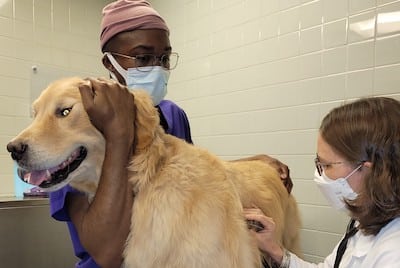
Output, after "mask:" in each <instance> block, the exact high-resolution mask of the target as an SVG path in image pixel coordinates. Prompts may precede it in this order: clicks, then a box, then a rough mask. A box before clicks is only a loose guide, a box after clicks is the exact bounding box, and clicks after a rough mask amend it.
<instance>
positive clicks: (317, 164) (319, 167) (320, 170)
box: [314, 156, 345, 176]
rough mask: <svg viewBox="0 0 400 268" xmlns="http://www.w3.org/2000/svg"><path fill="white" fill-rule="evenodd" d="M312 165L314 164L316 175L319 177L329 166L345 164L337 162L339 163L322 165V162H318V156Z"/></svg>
mask: <svg viewBox="0 0 400 268" xmlns="http://www.w3.org/2000/svg"><path fill="white" fill-rule="evenodd" d="M314 163H315V167H316V169H317V171H318V174H319V175H320V176H322V173H323V172H324V169H325V168H327V167H329V166H332V165H340V164H344V163H345V162H344V161H339V162H330V163H322V162H321V161H320V160H319V158H318V156H317V157H316V158H315V159H314Z"/></svg>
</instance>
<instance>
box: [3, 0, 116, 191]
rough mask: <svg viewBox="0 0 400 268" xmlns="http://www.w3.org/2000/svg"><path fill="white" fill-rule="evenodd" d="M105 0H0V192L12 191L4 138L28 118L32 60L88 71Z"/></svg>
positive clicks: (100, 72) (95, 58)
mask: <svg viewBox="0 0 400 268" xmlns="http://www.w3.org/2000/svg"><path fill="white" fill-rule="evenodd" d="M109 2H111V1H110V0H101V1H98V0H97V1H93V0H40V1H34V0H2V1H0V85H1V86H0V125H1V128H0V147H1V148H2V150H0V161H1V163H2V164H1V169H0V196H8V195H14V181H13V174H12V172H13V162H12V161H11V158H10V156H9V154H8V153H7V151H6V144H7V143H8V141H9V140H10V139H11V138H12V137H13V136H15V135H16V134H17V133H18V132H19V131H20V130H22V129H23V128H24V127H26V126H27V125H28V124H29V122H30V120H31V119H30V117H29V114H30V95H29V94H30V76H31V67H32V66H33V65H38V64H39V65H41V66H46V68H62V69H63V70H67V71H69V72H76V73H79V74H81V73H85V74H88V75H94V76H104V75H106V72H105V70H104V69H103V66H102V65H101V60H100V58H101V54H100V49H99V41H98V38H99V37H98V36H99V29H100V19H101V10H102V8H103V6H104V5H105V4H107V3H109Z"/></svg>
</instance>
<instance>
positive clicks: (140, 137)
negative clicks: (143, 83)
mask: <svg viewBox="0 0 400 268" xmlns="http://www.w3.org/2000/svg"><path fill="white" fill-rule="evenodd" d="M133 95H134V96H135V110H136V117H135V139H136V141H135V143H136V148H137V149H144V148H145V147H147V146H148V145H149V144H150V143H151V142H152V141H153V140H154V138H155V137H156V133H157V129H158V128H159V127H160V117H159V115H158V110H157V108H155V107H154V105H153V101H152V99H151V97H150V95H149V94H148V93H147V92H145V91H144V90H134V91H133Z"/></svg>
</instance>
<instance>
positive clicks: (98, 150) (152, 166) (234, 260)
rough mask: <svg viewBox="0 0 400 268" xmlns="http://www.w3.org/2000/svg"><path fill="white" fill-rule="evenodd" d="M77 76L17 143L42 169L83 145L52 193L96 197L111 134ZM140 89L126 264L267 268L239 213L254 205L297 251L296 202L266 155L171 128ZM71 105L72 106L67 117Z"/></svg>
mask: <svg viewBox="0 0 400 268" xmlns="http://www.w3.org/2000/svg"><path fill="white" fill-rule="evenodd" d="M78 83H81V79H79V78H67V79H63V80H59V81H56V82H54V83H52V84H51V85H50V86H49V87H48V88H47V89H46V90H45V91H43V93H42V94H41V95H40V97H39V98H38V99H37V100H36V101H35V102H34V105H33V107H34V114H35V119H34V121H33V122H32V124H31V125H30V126H29V127H28V128H27V129H26V130H24V131H23V132H21V133H20V134H19V135H18V136H17V137H16V138H15V139H14V140H13V141H12V142H11V143H13V144H14V145H15V144H18V143H21V142H23V143H26V144H28V145H29V147H28V148H29V150H27V152H26V154H27V159H28V160H24V161H21V163H20V164H21V165H22V166H24V167H25V168H30V169H41V170H43V169H48V168H51V167H54V166H57V165H59V164H60V163H61V162H63V161H64V160H65V159H67V158H68V157H69V155H71V153H72V152H74V151H76V149H77V148H79V147H81V146H84V147H85V148H87V150H88V153H87V157H86V159H85V160H84V161H83V162H82V163H81V165H80V166H79V167H78V168H77V169H76V170H75V171H74V172H72V173H71V174H70V176H69V177H68V179H67V180H65V181H64V182H62V183H60V184H58V185H56V186H53V187H52V188H51V189H50V190H55V189H58V188H60V187H62V186H63V185H65V184H66V183H70V185H72V186H73V187H75V188H77V189H79V190H81V191H83V192H86V193H88V195H89V197H92V196H93V195H94V193H95V191H96V188H97V184H98V179H99V175H100V171H101V164H102V161H103V159H104V151H105V149H104V145H105V141H104V138H103V137H102V135H101V134H100V132H98V131H97V130H96V129H95V128H94V127H93V126H92V125H91V123H90V121H89V119H88V116H87V114H86V113H85V111H84V108H83V105H82V102H81V98H80V94H79V90H78V88H77V85H78ZM133 94H134V97H135V101H134V102H135V105H136V111H137V114H136V119H135V138H136V149H135V152H134V155H133V157H132V160H131V162H130V165H129V170H130V178H129V179H130V182H131V183H132V189H133V192H134V194H135V201H134V204H133V208H132V223H131V231H130V235H129V237H128V240H127V243H126V248H125V252H124V256H125V267H139V268H142V267H146V268H151V267H154V268H155V267H157V268H158V267H166V268H169V267H171V268H172V267H205V268H213V267H215V268H221V267H230V268H235V267H237V268H239V267H240V268H251V267H261V262H260V252H259V251H258V249H257V246H256V241H255V239H254V238H253V237H252V235H251V233H250V232H249V231H248V229H247V226H246V224H245V221H244V218H243V212H242V207H243V206H245V207H251V206H253V205H256V206H258V207H259V208H261V209H262V210H263V212H264V213H266V214H267V215H269V216H270V217H272V218H273V219H274V220H275V222H276V226H277V237H278V239H279V240H280V241H282V244H283V245H284V246H285V247H286V248H288V249H289V250H291V251H293V252H295V253H300V252H299V227H300V221H299V214H298V210H297V205H296V202H295V200H294V198H293V196H292V195H289V194H288V193H287V191H286V189H285V188H284V186H283V184H282V182H281V180H280V178H279V176H278V174H277V173H276V171H275V170H274V169H272V168H271V167H269V166H268V165H266V164H265V163H261V162H259V161H240V162H226V161H223V160H221V159H219V158H218V157H216V156H215V155H213V154H211V153H209V152H208V151H207V150H205V149H202V148H199V147H197V146H193V145H190V144H187V143H186V142H185V141H183V140H180V139H178V138H176V137H173V136H171V135H168V134H165V132H164V131H163V129H162V128H161V127H160V124H159V117H158V113H157V110H156V109H155V108H154V107H153V105H152V102H151V99H150V98H149V96H148V95H147V94H146V93H144V92H143V91H140V90H138V91H134V93H133ZM66 108H72V109H71V110H70V111H69V112H66V113H65V114H63V111H65V109H66ZM60 113H61V114H62V115H64V116H60Z"/></svg>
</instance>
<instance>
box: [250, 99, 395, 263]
mask: <svg viewBox="0 0 400 268" xmlns="http://www.w3.org/2000/svg"><path fill="white" fill-rule="evenodd" d="M315 165H316V171H315V178H314V181H315V182H316V183H317V185H318V187H319V188H320V190H321V192H322V193H323V194H324V195H325V197H326V198H327V200H328V201H329V203H330V205H331V206H332V207H334V208H336V209H340V210H344V211H346V212H347V213H348V214H349V215H350V217H351V221H350V223H349V226H348V228H347V231H346V234H345V235H344V237H343V239H342V240H341V241H340V243H339V244H338V245H337V246H336V247H335V248H334V250H333V251H332V253H331V254H330V255H329V256H328V257H326V259H325V260H324V262H322V263H319V264H313V263H308V262H306V261H304V260H302V259H300V258H299V257H298V256H296V255H294V254H293V253H290V252H288V251H287V250H286V249H284V248H282V247H281V245H279V244H278V243H277V242H276V240H275V239H274V230H275V224H274V221H273V219H271V218H269V217H267V216H265V215H263V214H262V212H261V211H260V210H259V209H257V208H250V209H246V210H245V217H246V218H247V219H251V220H257V221H259V222H261V223H262V224H263V225H264V227H265V228H264V230H263V231H261V232H258V233H255V232H254V235H255V236H256V238H257V240H258V243H259V247H260V248H261V250H262V251H264V252H265V254H266V255H267V256H268V257H269V258H270V260H271V261H272V263H273V265H272V266H274V265H275V266H276V267H282V268H287V267H335V268H336V267H346V268H349V267H353V268H360V267H362V268H371V267H379V268H383V267H390V268H392V267H399V266H400V217H399V216H400V102H399V101H397V100H394V99H391V98H384V97H371V98H363V99H360V100H357V101H355V102H352V103H348V104H345V105H342V106H340V107H337V108H335V109H333V110H332V111H331V112H329V113H328V114H327V115H326V116H325V118H324V119H323V121H322V123H321V126H320V129H319V135H318V140H317V156H316V159H315Z"/></svg>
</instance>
